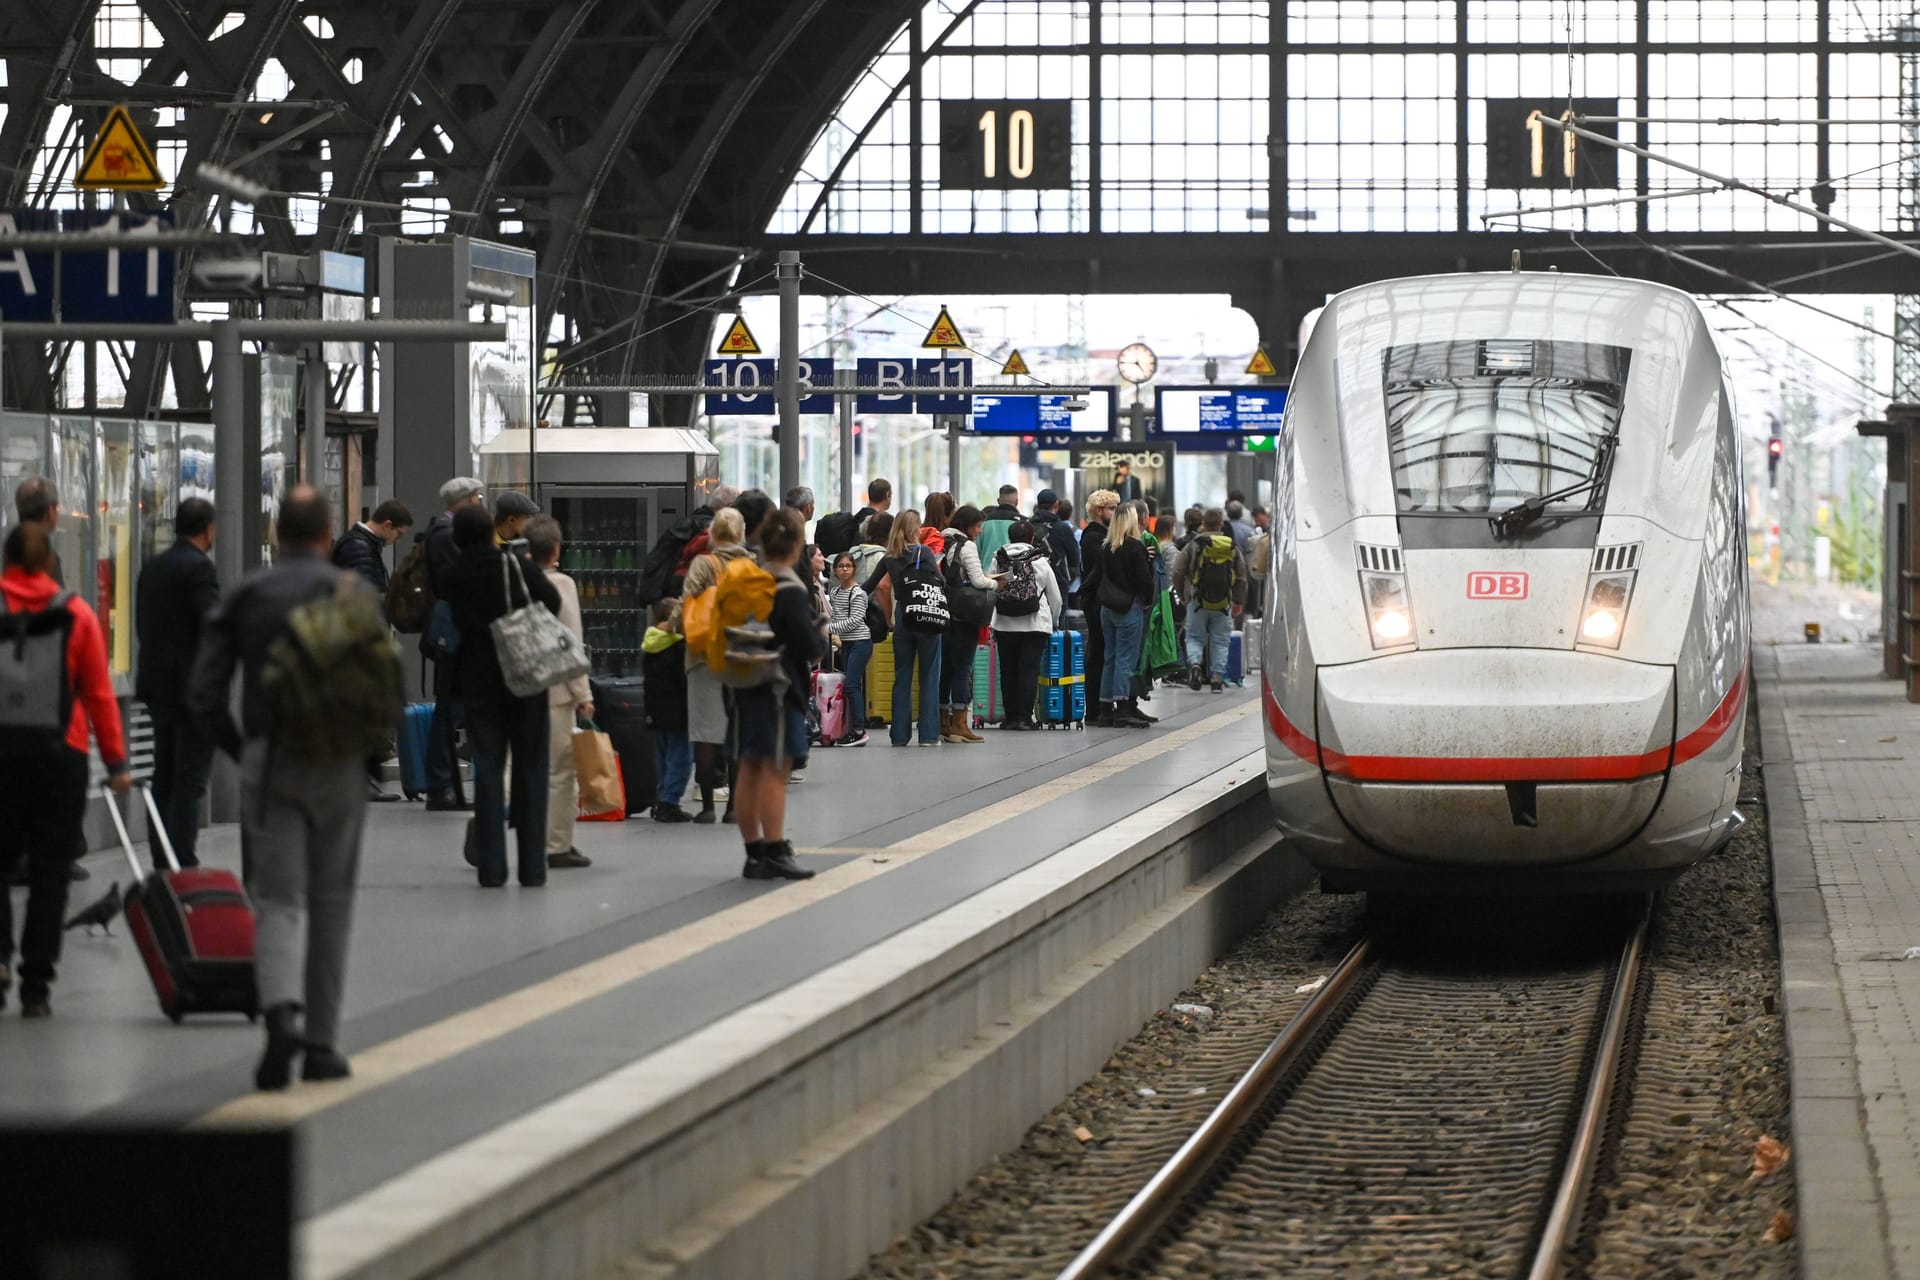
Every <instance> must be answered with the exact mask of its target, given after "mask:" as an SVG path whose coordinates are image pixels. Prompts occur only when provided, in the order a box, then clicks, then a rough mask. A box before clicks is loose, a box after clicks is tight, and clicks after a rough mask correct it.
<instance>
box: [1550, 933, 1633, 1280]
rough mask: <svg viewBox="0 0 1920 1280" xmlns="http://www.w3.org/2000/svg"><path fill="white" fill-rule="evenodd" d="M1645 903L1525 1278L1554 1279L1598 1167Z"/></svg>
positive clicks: (1628, 1009) (1629, 1012) (1627, 1018)
mask: <svg viewBox="0 0 1920 1280" xmlns="http://www.w3.org/2000/svg"><path fill="white" fill-rule="evenodd" d="M1652 918H1653V911H1652V908H1651V904H1649V906H1648V907H1647V909H1645V910H1644V911H1643V912H1642V913H1641V916H1640V923H1639V924H1638V925H1637V926H1635V928H1634V931H1633V935H1632V936H1631V937H1629V938H1628V939H1627V944H1626V946H1625V947H1624V948H1623V949H1622V950H1621V952H1620V966H1619V968H1618V969H1617V970H1616V971H1615V973H1614V978H1613V993H1612V995H1611V997H1610V998H1609V999H1608V1001H1607V1020H1606V1022H1605V1023H1603V1024H1602V1025H1601V1028H1600V1038H1599V1041H1598V1044H1597V1046H1596V1048H1595V1051H1594V1056H1593V1069H1592V1070H1591V1071H1590V1072H1588V1074H1587V1096H1586V1099H1585V1101H1584V1102H1582V1104H1581V1107H1580V1118H1579V1120H1578V1121H1577V1122H1576V1123H1575V1125H1574V1129H1573V1139H1572V1141H1571V1143H1570V1144H1569V1147H1568V1151H1567V1159H1566V1163H1565V1164H1564V1165H1563V1166H1562V1167H1561V1171H1560V1185H1559V1187H1558V1188H1557V1189H1556V1190H1555V1192H1554V1196H1553V1203H1552V1206H1551V1207H1550V1208H1549V1210H1548V1212H1547V1221H1546V1225H1545V1226H1544V1227H1543V1228H1542V1229H1541V1232H1540V1243H1539V1245H1538V1247H1537V1248H1536V1249H1535V1250H1534V1255H1533V1265H1532V1267H1531V1268H1529V1269H1528V1271H1527V1280H1557V1277H1558V1276H1559V1275H1560V1265H1561V1263H1562V1262H1563V1261H1564V1260H1565V1258H1566V1253H1567V1249H1568V1248H1569V1247H1570V1246H1571V1245H1572V1244H1573V1242H1574V1241H1575V1240H1576V1239H1577V1238H1578V1236H1579V1232H1580V1217H1581V1213H1582V1212H1583V1211H1584V1210H1585V1208H1586V1204H1587V1197H1588V1195H1589V1193H1590V1192H1591V1191H1592V1189H1593V1176H1594V1173H1595V1171H1596V1170H1597V1169H1598V1167H1599V1162H1600V1152H1601V1150H1602V1148H1603V1147H1604V1146H1605V1140H1606V1132H1607V1113H1608V1111H1609V1110H1610V1109H1611V1107H1612V1103H1613V1094H1614V1087H1615V1085H1616V1084H1617V1083H1618V1081H1619V1078H1620V1063H1621V1058H1622V1056H1623V1053H1624V1050H1625V1049H1626V1047H1627V1028H1628V1023H1630V1022H1631V1021H1632V1019H1633V1002H1634V994H1635V992H1636V991H1637V990H1638V988H1639V986H1640V966H1641V961H1642V959H1643V958H1644V956H1645V953H1646V943H1647V929H1648V926H1649V924H1650V922H1651V921H1652Z"/></svg>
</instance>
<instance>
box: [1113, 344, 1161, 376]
mask: <svg viewBox="0 0 1920 1280" xmlns="http://www.w3.org/2000/svg"><path fill="white" fill-rule="evenodd" d="M1159 367H1160V359H1159V357H1158V356H1156V355H1154V354H1153V348H1152V347H1150V346H1148V345H1147V344H1146V343H1144V342H1133V343H1129V344H1127V345H1126V346H1125V347H1122V348H1121V349H1120V376H1121V377H1123V378H1125V379H1126V380H1127V381H1128V382H1131V383H1133V384H1134V385H1135V386H1139V385H1140V384H1141V383H1143V382H1145V381H1146V380H1147V379H1148V378H1151V377H1152V376H1153V371H1154V370H1155V369H1158V368H1159Z"/></svg>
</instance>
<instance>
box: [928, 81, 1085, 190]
mask: <svg viewBox="0 0 1920 1280" xmlns="http://www.w3.org/2000/svg"><path fill="white" fill-rule="evenodd" d="M940 185H941V187H942V188H944V189H946V190H949V191H953V190H959V191H1029V190H1031V191H1038V190H1045V189H1049V188H1057V187H1069V186H1072V185H1073V104H1072V103H1071V102H1069V101H1067V100H1066V99H1064V98H1055V99H1026V100H1022V99H997V98H994V99H987V98H969V99H966V100H964V101H950V102H942V103H941V104H940Z"/></svg>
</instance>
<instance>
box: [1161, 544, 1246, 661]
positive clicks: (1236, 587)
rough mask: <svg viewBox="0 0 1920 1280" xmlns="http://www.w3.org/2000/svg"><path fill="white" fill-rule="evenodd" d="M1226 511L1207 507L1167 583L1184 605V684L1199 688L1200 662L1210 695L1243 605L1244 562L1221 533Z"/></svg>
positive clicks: (1244, 586) (1224, 659) (1176, 561)
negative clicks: (1185, 675) (1208, 685)
mask: <svg viewBox="0 0 1920 1280" xmlns="http://www.w3.org/2000/svg"><path fill="white" fill-rule="evenodd" d="M1226 519H1227V518H1226V513H1225V512H1223V511H1221V509H1220V508H1219V507H1208V508H1207V509H1206V511H1205V512H1203V513H1202V514H1201V516H1200V532H1199V533H1198V534H1197V535H1195V536H1194V537H1193V538H1192V539H1191V540H1190V541H1189V542H1188V543H1187V545H1186V546H1185V547H1184V548H1182V549H1181V551H1180V557H1179V559H1177V560H1175V561H1174V564H1173V581H1174V583H1175V585H1176V586H1177V587H1178V588H1179V592H1180V596H1181V598H1182V599H1183V600H1185V601H1186V605H1187V684H1188V687H1189V688H1192V689H1198V688H1199V687H1200V668H1201V663H1202V661H1203V660H1204V661H1205V663H1206V669H1207V671H1208V673H1209V678H1210V680H1211V681H1212V685H1213V691H1214V692H1215V693H1219V692H1221V691H1222V690H1223V689H1225V687H1226V670H1227V652H1228V648H1229V646H1230V645H1231V644H1232V639H1233V619H1234V615H1235V614H1237V613H1239V612H1240V610H1241V608H1242V607H1243V606H1245V604H1246V601H1247V562H1246V558H1245V557H1244V556H1242V555H1241V554H1240V549H1239V548H1238V547H1236V546H1234V543H1233V535H1232V534H1229V533H1228V532H1226Z"/></svg>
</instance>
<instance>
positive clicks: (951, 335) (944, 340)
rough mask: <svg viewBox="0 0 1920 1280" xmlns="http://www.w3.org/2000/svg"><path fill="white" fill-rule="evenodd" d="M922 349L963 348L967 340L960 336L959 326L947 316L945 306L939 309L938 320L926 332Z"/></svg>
mask: <svg viewBox="0 0 1920 1280" xmlns="http://www.w3.org/2000/svg"><path fill="white" fill-rule="evenodd" d="M920 345H921V346H923V347H965V346H966V345H967V340H966V339H965V338H962V337H961V336H960V326H959V325H957V324H955V323H954V322H953V317H952V316H950V315H948V314H947V308H946V305H945V304H944V303H943V304H941V307H940V318H939V319H937V320H935V321H934V322H933V328H931V329H929V330H927V336H926V340H925V341H923V342H922V343H921V344H920Z"/></svg>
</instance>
